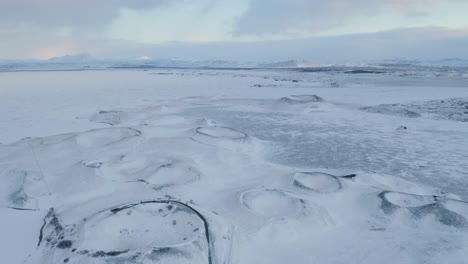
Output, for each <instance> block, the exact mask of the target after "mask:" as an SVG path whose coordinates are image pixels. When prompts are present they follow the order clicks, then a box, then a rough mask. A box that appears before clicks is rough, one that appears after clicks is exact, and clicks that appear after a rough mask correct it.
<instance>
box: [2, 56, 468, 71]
mask: <svg viewBox="0 0 468 264" xmlns="http://www.w3.org/2000/svg"><path fill="white" fill-rule="evenodd" d="M142 58H144V59H142ZM333 66H346V67H405V66H406V67H408V66H428V67H430V66H434V67H444V66H447V67H468V60H464V59H455V58H452V59H443V60H432V61H431V60H410V59H392V60H384V61H381V62H373V63H365V64H352V63H350V64H345V65H322V64H320V63H317V62H312V61H307V60H287V61H279V62H260V63H258V62H237V61H227V60H203V61H190V60H172V59H152V58H150V57H147V56H141V57H139V58H135V59H129V60H108V59H97V58H93V57H92V56H90V55H89V54H77V55H66V56H63V57H55V58H51V59H48V60H8V61H0V71H21V70H86V69H108V68H219V69H222V68H224V69H229V68H233V69H242V68H258V69H301V68H304V69H306V68H317V67H333Z"/></svg>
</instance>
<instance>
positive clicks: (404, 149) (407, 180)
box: [0, 69, 468, 264]
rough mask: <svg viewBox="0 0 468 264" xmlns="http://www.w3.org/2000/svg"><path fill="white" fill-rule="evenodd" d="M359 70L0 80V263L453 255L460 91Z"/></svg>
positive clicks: (459, 211) (464, 215) (458, 247)
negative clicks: (348, 74)
mask: <svg viewBox="0 0 468 264" xmlns="http://www.w3.org/2000/svg"><path fill="white" fill-rule="evenodd" d="M161 72H163V73H164V74H155V73H161ZM373 75H375V74H372V76H368V77H366V78H368V79H361V81H362V80H364V81H365V83H363V85H361V86H356V85H346V83H342V85H340V86H339V87H330V86H329V85H328V84H326V85H318V84H317V83H318V82H323V80H325V79H324V76H322V75H320V74H317V73H301V74H299V75H298V73H297V72H290V71H274V70H272V71H248V70H236V71H227V70H226V71H220V70H170V69H168V70H164V69H158V70H154V71H140V70H138V71H128V70H119V71H96V72H93V71H85V72H15V73H1V74H0V84H1V86H0V112H1V113H2V114H1V115H0V126H1V128H2V129H1V130H0V142H2V143H0V206H1V208H0V216H1V219H2V221H1V225H0V234H2V235H1V236H0V256H1V257H0V258H1V262H2V263H9V264H10V263H11V264H15V263H27V264H39V263H50V264H56V263H57V264H58V263H73V264H84V263H96V264H100V263H103V264H124V263H132V264H136V263H138V264H147V263H207V264H211V263H216V264H224V263H226V264H228V263H233V264H236V263H242V264H244V263H268V264H274V263H298V264H302V263H304V264H308V263H356V264H357V263H466V259H468V251H467V248H468V203H467V201H468V191H467V188H468V173H467V172H468V155H467V149H468V140H467V138H468V123H467V122H459V121H464V120H462V119H463V118H464V117H463V113H464V111H465V110H463V107H464V106H465V102H466V98H468V90H467V88H466V86H465V87H460V86H458V85H457V87H451V86H450V82H448V83H447V85H446V87H440V86H434V87H430V86H425V85H414V86H410V85H404V86H402V85H398V84H399V83H402V82H404V81H405V80H406V79H404V78H403V77H395V78H396V79H381V78H380V77H373ZM339 78H340V77H337V79H339ZM424 78H426V77H424ZM424 78H423V79H421V80H418V82H419V83H420V84H421V83H426V82H428V80H427V79H424ZM275 79H278V80H279V81H275ZM283 79H284V80H285V81H281V80H283ZM292 79H294V80H296V79H297V80H298V82H292V81H290V80H292ZM327 80H328V79H327ZM409 81H410V80H409V79H408V82H409ZM411 81H412V82H415V80H414V79H413V78H412V79H411ZM258 83H260V84H262V85H269V84H275V83H281V85H279V86H274V87H273V86H268V87H267V86H261V87H253V85H254V84H258ZM388 83H393V84H395V85H393V86H389V85H388ZM375 106H377V107H375ZM388 106H391V107H388ZM363 109H365V110H367V111H363ZM369 112H371V113H369ZM374 112H377V113H383V114H375V113H374ZM408 112H411V113H414V114H410V115H409V114H408ZM409 117H411V118H409ZM425 117H428V118H425Z"/></svg>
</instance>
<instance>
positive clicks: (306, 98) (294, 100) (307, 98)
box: [280, 94, 325, 104]
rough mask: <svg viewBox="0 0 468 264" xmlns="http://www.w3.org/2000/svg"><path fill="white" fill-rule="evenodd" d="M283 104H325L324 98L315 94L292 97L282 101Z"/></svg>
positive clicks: (284, 98)
mask: <svg viewBox="0 0 468 264" xmlns="http://www.w3.org/2000/svg"><path fill="white" fill-rule="evenodd" d="M280 101H281V102H284V103H288V104H307V103H317V102H325V100H324V99H323V98H321V97H320V96H318V95H315V94H302V95H290V96H286V97H283V98H281V99H280Z"/></svg>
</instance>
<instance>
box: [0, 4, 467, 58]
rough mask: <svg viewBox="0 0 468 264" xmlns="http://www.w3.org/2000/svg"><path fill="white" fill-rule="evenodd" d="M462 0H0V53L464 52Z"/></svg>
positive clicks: (126, 55)
mask: <svg viewBox="0 0 468 264" xmlns="http://www.w3.org/2000/svg"><path fill="white" fill-rule="evenodd" d="M466 14H468V1H467V0H132V1H130V0H80V1H77V0H0V59H25V58H36V59H48V58H51V57H57V56H63V55H67V54H81V53H86V54H90V55H91V56H94V57H99V58H116V59H120V58H136V57H140V56H148V57H152V58H155V59H157V58H178V59H230V60H235V59H238V60H280V59H308V60H317V61H324V60H340V59H342V60H359V59H363V60H372V59H386V58H394V57H408V58H424V59H430V58H434V59H437V58H444V57H459V58H468V48H467V47H468V19H467V18H466Z"/></svg>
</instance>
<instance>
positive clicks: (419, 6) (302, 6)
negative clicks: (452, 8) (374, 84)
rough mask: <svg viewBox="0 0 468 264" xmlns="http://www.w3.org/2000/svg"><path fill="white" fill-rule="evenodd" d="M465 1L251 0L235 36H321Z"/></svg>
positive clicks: (239, 20) (419, 13)
mask: <svg viewBox="0 0 468 264" xmlns="http://www.w3.org/2000/svg"><path fill="white" fill-rule="evenodd" d="M461 1H462V0H353V1H350V0H326V1H324V0H289V1H284V0H251V2H250V7H249V8H248V10H247V12H245V13H244V14H243V15H242V16H240V17H239V18H238V20H237V25H236V28H235V30H234V34H235V35H259V34H263V35H269V34H285V33H288V34H294V33H298V32H303V31H306V32H320V31H324V30H326V29H330V28H334V27H338V26H342V25H345V24H346V23H348V21H349V20H351V19H353V18H357V17H360V16H374V15H377V14H382V13H387V14H388V13H393V14H400V15H415V14H417V15H421V14H425V12H424V11H423V10H426V9H428V8H429V7H430V6H433V5H436V4H439V3H445V4H447V3H452V2H453V3H456V2H461Z"/></svg>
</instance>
